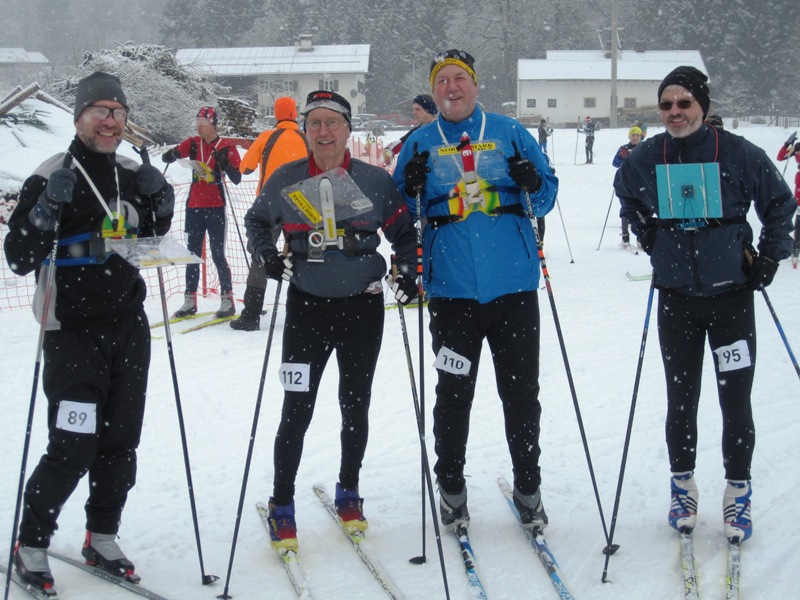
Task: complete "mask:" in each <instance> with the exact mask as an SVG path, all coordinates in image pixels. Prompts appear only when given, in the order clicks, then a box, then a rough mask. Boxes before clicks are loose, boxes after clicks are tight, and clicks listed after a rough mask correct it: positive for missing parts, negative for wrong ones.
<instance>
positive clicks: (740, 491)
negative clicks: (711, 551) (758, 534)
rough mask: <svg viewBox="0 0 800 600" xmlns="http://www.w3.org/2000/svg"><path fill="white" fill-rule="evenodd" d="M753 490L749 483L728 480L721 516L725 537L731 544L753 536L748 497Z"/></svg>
mask: <svg viewBox="0 0 800 600" xmlns="http://www.w3.org/2000/svg"><path fill="white" fill-rule="evenodd" d="M752 493H753V488H752V487H751V485H750V482H749V481H736V480H732V479H729V480H728V484H727V485H726V486H725V493H724V495H723V496H722V515H723V518H724V519H725V537H726V538H728V540H729V541H731V542H743V541H745V540H747V539H749V538H750V536H751V535H753V521H752V519H751V517H750V495H751V494H752Z"/></svg>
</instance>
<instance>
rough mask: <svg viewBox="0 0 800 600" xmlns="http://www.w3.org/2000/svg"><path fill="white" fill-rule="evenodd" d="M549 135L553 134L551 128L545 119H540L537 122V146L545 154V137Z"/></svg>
mask: <svg viewBox="0 0 800 600" xmlns="http://www.w3.org/2000/svg"><path fill="white" fill-rule="evenodd" d="M551 135H553V128H552V127H550V124H549V123H548V122H547V121H546V120H545V119H542V120H541V121H540V122H539V147H540V148H541V149H542V152H544V153H545V154H547V138H548V137H550V136H551ZM547 158H548V159H549V158H550V156H549V155H548V157H547Z"/></svg>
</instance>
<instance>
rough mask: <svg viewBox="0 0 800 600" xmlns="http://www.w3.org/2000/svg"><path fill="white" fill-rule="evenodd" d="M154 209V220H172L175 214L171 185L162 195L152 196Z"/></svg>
mask: <svg viewBox="0 0 800 600" xmlns="http://www.w3.org/2000/svg"><path fill="white" fill-rule="evenodd" d="M152 198H153V202H154V204H155V208H156V218H157V219H166V218H172V215H173V213H174V212H175V190H174V189H173V187H172V186H171V185H167V187H166V188H165V189H164V191H163V193H161V194H156V195H155V196H152Z"/></svg>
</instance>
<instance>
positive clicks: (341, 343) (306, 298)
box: [273, 285, 385, 506]
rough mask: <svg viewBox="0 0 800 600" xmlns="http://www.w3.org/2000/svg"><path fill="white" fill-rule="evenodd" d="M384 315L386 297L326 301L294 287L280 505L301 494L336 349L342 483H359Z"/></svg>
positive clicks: (286, 345) (278, 440)
mask: <svg viewBox="0 0 800 600" xmlns="http://www.w3.org/2000/svg"><path fill="white" fill-rule="evenodd" d="M384 317H385V310H384V307H383V295H381V294H361V295H359V296H352V297H349V298H320V297H318V296H312V295H309V294H305V293H303V292H301V291H300V290H298V289H297V288H296V287H295V286H294V285H290V286H289V291H288V293H287V299H286V321H285V325H284V330H283V356H282V364H281V368H280V376H281V383H282V385H283V386H284V389H285V392H284V396H283V409H282V411H281V422H280V425H279V426H278V433H277V435H276V436H275V451H274V466H275V474H274V479H273V497H274V498H275V502H276V503H277V504H278V505H281V506H283V505H286V504H289V503H290V502H291V501H292V498H294V493H295V479H296V477H297V470H298V469H299V467H300V458H301V456H302V453H303V440H304V438H305V434H306V431H307V430H308V426H309V425H310V424H311V417H312V416H313V414H314V405H315V404H316V400H317V394H318V392H319V385H320V380H321V379H322V373H323V371H324V370H325V365H326V364H327V362H328V359H329V358H330V356H331V354H332V353H333V351H334V350H335V351H336V362H337V365H338V367H339V392H338V396H339V409H340V411H341V415H342V424H341V428H340V434H339V437H340V443H341V460H340V465H339V483H341V484H342V487H344V488H346V489H357V488H358V481H359V473H360V471H361V463H362V461H363V459H364V453H365V452H366V449H367V438H368V435H369V404H370V398H371V394H372V380H373V378H374V376H375V367H376V365H377V362H378V353H379V352H380V349H381V342H382V341H383V321H384ZM306 377H307V379H306ZM287 386H288V388H291V389H287Z"/></svg>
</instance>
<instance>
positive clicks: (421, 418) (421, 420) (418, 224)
mask: <svg viewBox="0 0 800 600" xmlns="http://www.w3.org/2000/svg"><path fill="white" fill-rule="evenodd" d="M417 146H418V144H417V143H416V142H415V143H414V154H417ZM415 210H416V213H417V214H416V219H415V220H414V227H415V229H416V230H417V285H418V287H419V295H418V296H417V303H418V304H417V308H418V309H419V314H418V315H417V317H418V337H419V405H420V408H419V411H418V412H417V422H418V426H419V430H420V431H421V432H422V433H423V434H424V433H425V364H424V362H423V361H424V356H425V345H424V337H425V335H424V334H425V323H424V319H423V316H424V315H423V298H424V295H425V293H424V289H423V286H422V194H421V192H420V191H419V190H418V191H417V194H416V198H415ZM426 469H427V467H426V466H425V456H421V457H420V470H421V473H420V496H421V514H422V554H421V555H419V556H415V557H413V558H410V559H409V562H411V563H413V564H415V565H421V564H423V563H425V562H426V561H427V560H428V559H427V556H426V554H425V538H426V531H425V521H426V519H425V510H426V509H425V473H426ZM431 502H433V492H431ZM435 514H436V513H435V512H434V515H435ZM434 518H435V517H434Z"/></svg>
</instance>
